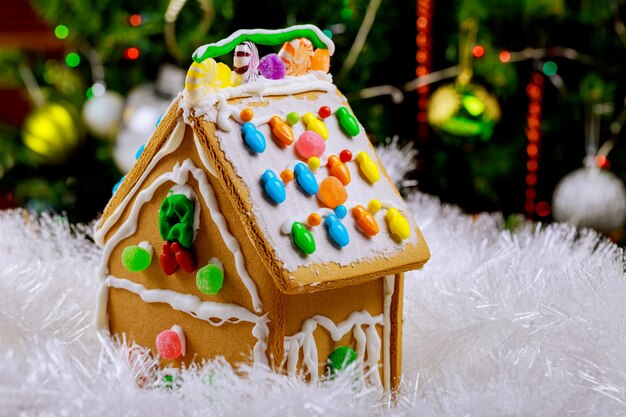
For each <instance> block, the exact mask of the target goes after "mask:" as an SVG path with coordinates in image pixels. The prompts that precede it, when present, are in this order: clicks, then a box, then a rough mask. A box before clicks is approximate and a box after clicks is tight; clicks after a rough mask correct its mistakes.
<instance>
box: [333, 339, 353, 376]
mask: <svg viewBox="0 0 626 417" xmlns="http://www.w3.org/2000/svg"><path fill="white" fill-rule="evenodd" d="M355 360H356V352H355V351H354V349H352V348H351V347H348V346H339V347H337V348H336V349H335V350H333V351H332V352H331V354H330V355H328V359H327V360H326V364H327V365H328V371H329V373H330V376H334V375H335V374H336V373H337V372H339V371H343V370H344V369H346V368H347V367H348V365H350V364H351V363H352V362H354V361H355Z"/></svg>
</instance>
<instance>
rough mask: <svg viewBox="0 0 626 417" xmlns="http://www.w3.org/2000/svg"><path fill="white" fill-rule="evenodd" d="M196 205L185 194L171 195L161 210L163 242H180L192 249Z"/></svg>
mask: <svg viewBox="0 0 626 417" xmlns="http://www.w3.org/2000/svg"><path fill="white" fill-rule="evenodd" d="M194 210H195V204H194V203H193V201H191V200H190V199H189V198H188V197H187V196H185V195H183V194H169V195H168V196H167V197H166V198H165V199H164V200H163V203H161V208H160V209H159V233H160V234H161V238H162V239H163V240H167V241H169V242H174V241H176V242H180V244H181V245H182V246H183V247H185V248H187V249H191V243H192V242H193V237H194V228H193V220H194Z"/></svg>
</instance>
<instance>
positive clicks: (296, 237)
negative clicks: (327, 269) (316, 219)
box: [291, 222, 315, 255]
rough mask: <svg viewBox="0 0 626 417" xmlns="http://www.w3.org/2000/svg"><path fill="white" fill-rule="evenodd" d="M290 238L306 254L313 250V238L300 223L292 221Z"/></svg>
mask: <svg viewBox="0 0 626 417" xmlns="http://www.w3.org/2000/svg"><path fill="white" fill-rule="evenodd" d="M291 238H292V239H293V243H294V244H295V245H296V246H297V247H298V249H300V250H301V251H302V252H304V253H306V254H307V255H310V254H312V253H313V252H315V239H314V238H313V235H312V234H311V232H309V231H308V230H307V228H306V227H304V225H303V224H302V223H300V222H293V224H292V225H291Z"/></svg>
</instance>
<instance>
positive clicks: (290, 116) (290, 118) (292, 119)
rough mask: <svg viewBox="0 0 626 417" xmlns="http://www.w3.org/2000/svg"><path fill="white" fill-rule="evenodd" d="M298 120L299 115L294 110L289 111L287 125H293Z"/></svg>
mask: <svg viewBox="0 0 626 417" xmlns="http://www.w3.org/2000/svg"><path fill="white" fill-rule="evenodd" d="M299 121H300V116H298V113H296V112H295V111H292V112H291V113H289V114H288V115H287V124H289V126H293V125H295V124H296V123H298V122H299Z"/></svg>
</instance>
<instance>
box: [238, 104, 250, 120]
mask: <svg viewBox="0 0 626 417" xmlns="http://www.w3.org/2000/svg"><path fill="white" fill-rule="evenodd" d="M239 117H241V120H243V121H244V122H249V121H250V120H252V119H253V118H254V112H253V111H252V109H251V108H249V107H246V108H245V109H243V110H242V111H241V112H240V113H239Z"/></svg>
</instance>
